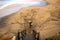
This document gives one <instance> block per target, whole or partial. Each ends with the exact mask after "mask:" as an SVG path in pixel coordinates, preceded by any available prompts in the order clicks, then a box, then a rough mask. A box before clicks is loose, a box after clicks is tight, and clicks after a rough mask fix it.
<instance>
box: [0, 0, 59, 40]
mask: <svg viewBox="0 0 60 40" xmlns="http://www.w3.org/2000/svg"><path fill="white" fill-rule="evenodd" d="M51 1H52V0H51ZM56 1H57V0H56ZM49 2H50V1H49ZM31 20H32V23H33V24H32V25H33V26H32V29H34V30H36V31H37V32H39V33H40V37H41V39H42V40H44V39H45V38H47V37H50V36H54V35H57V34H58V33H59V32H60V31H59V30H60V6H56V5H47V6H42V7H38V6H36V7H32V6H31V7H26V8H22V9H21V10H19V11H18V12H16V13H15V14H12V15H9V16H7V17H4V18H2V19H1V20H0V34H2V33H3V34H4V33H7V34H8V33H16V32H17V31H18V30H19V31H22V30H24V29H25V28H26V29H27V30H29V29H28V28H29V21H31ZM1 37H2V36H1ZM3 37H4V36H3ZM7 37H8V36H7ZM7 37H6V38H7Z"/></svg>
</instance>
